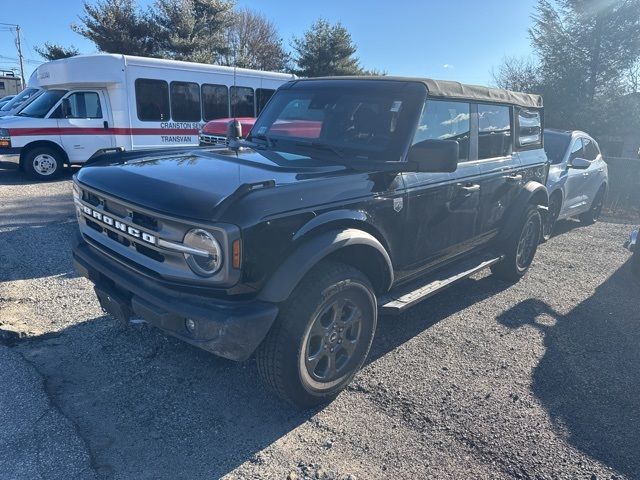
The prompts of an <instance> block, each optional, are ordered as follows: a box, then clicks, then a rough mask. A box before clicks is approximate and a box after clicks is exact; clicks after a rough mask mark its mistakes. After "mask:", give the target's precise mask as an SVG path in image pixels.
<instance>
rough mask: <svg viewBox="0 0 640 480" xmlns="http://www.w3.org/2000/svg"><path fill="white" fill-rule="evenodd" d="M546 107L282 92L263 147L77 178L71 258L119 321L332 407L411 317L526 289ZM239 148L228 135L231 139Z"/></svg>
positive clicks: (424, 91) (370, 92)
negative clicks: (477, 276) (446, 297)
mask: <svg viewBox="0 0 640 480" xmlns="http://www.w3.org/2000/svg"><path fill="white" fill-rule="evenodd" d="M542 121H543V120H542V99H541V98H540V97H538V96H535V95H527V94H520V93H514V92H509V91H504V90H497V89H490V88H483V87H477V86H469V85H462V84H459V83H456V82H445V81H434V80H427V79H407V78H392V77H379V78H362V77H360V78H325V79H309V80H295V81H292V82H290V83H288V84H286V85H284V86H282V87H281V88H280V89H279V90H278V91H277V92H276V94H275V95H274V96H273V97H272V98H271V100H270V101H269V103H268V105H267V106H266V108H265V109H264V110H263V112H262V113H261V115H260V117H259V118H258V119H257V121H256V123H255V125H254V127H253V128H252V130H251V131H250V132H249V134H248V135H247V138H246V140H238V141H236V140H234V139H233V138H231V139H230V147H229V148H223V149H217V150H216V149H211V148H193V149H188V150H163V151H147V152H128V153H122V154H117V155H115V156H107V157H105V158H103V159H102V160H100V161H98V162H96V163H93V164H91V165H87V166H85V167H84V168H82V169H81V170H80V172H79V173H78V174H77V175H76V177H75V179H74V197H75V204H76V207H77V214H78V220H79V226H80V233H79V236H78V240H77V242H76V244H75V246H74V251H73V257H74V261H75V266H76V269H77V270H78V272H80V273H81V274H82V275H84V276H86V277H87V278H89V279H90V280H91V281H92V282H94V283H95V291H96V293H97V296H98V298H99V301H100V303H101V305H102V307H103V308H104V309H105V310H106V311H107V312H109V313H111V314H112V315H114V316H115V317H118V318H121V319H125V320H126V319H129V318H131V317H137V318H142V319H144V320H146V321H147V322H149V323H150V324H152V325H155V326H157V327H159V328H160V329H162V330H164V331H165V332H167V333H169V334H171V335H174V336H176V337H178V338H180V339H182V340H184V341H186V342H189V343H191V344H193V345H196V346H198V347H201V348H203V349H205V350H208V351H210V352H213V353H215V354H216V355H220V356H222V357H225V358H229V359H233V360H244V359H247V358H248V357H249V356H251V355H252V354H253V353H254V352H255V356H256V359H257V364H258V369H259V372H260V374H261V376H262V377H263V378H264V381H265V382H266V384H267V385H269V386H270V387H271V388H272V389H273V390H275V392H277V393H278V394H279V395H280V396H282V397H284V398H286V399H288V400H290V401H292V402H294V403H295V404H298V405H301V406H309V405H314V404H318V403H322V402H326V401H329V400H331V399H332V398H334V397H335V396H336V395H337V394H338V393H339V392H340V391H341V390H342V389H343V388H344V387H345V386H346V385H347V384H348V383H349V382H350V381H351V379H352V378H353V376H354V375H355V373H356V372H357V371H358V370H359V369H360V368H361V366H362V365H363V362H364V361H365V359H366V357H367V353H368V351H369V347H370V345H371V342H372V339H373V336H374V333H375V330H376V322H377V318H378V313H379V312H382V313H385V314H398V313H401V312H403V311H405V310H406V309H407V308H409V307H411V306H412V305H415V304H416V303H418V302H420V301H422V300H424V299H426V298H428V297H429V296H431V295H432V294H434V293H435V292H437V291H439V290H441V289H443V288H445V287H447V286H449V285H451V284H452V283H454V282H455V281H457V280H459V279H461V278H464V277H467V276H469V275H471V274H473V273H475V272H477V271H479V270H481V269H484V268H491V270H492V272H493V273H494V274H495V275H497V276H498V277H500V278H502V279H506V280H508V281H516V280H518V279H519V278H520V277H522V275H524V273H525V272H526V271H527V269H528V268H529V266H530V265H531V262H532V260H533V257H534V255H535V253H536V249H537V245H538V242H539V239H540V235H541V226H542V216H544V215H545V212H546V208H545V207H546V206H547V202H548V198H547V191H546V189H545V186H544V185H545V181H546V176H547V171H548V166H547V158H546V156H545V153H544V150H543V148H542V142H543V137H542V127H543V125H542ZM230 131H231V130H230Z"/></svg>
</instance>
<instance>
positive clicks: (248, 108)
mask: <svg viewBox="0 0 640 480" xmlns="http://www.w3.org/2000/svg"><path fill="white" fill-rule="evenodd" d="M254 103H255V102H254V95H253V88H249V87H231V116H232V117H253V116H255V105H254Z"/></svg>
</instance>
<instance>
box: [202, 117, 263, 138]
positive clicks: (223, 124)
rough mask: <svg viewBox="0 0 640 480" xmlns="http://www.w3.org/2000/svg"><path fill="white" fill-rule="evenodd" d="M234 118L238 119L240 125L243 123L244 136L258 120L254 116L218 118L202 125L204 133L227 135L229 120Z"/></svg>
mask: <svg viewBox="0 0 640 480" xmlns="http://www.w3.org/2000/svg"><path fill="white" fill-rule="evenodd" d="M232 120H238V121H239V122H240V125H242V136H246V135H247V133H249V131H250V130H251V129H252V128H253V124H254V123H255V122H256V119H255V118H253V117H238V118H235V119H233V118H219V119H217V120H211V121H210V122H207V123H206V124H205V125H204V127H202V133H207V134H209V135H221V136H226V135H227V126H228V125H229V122H230V121H232Z"/></svg>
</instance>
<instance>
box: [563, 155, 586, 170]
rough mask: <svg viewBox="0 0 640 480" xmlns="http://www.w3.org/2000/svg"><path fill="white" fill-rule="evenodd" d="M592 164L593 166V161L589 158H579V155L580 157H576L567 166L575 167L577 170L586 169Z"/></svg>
mask: <svg viewBox="0 0 640 480" xmlns="http://www.w3.org/2000/svg"><path fill="white" fill-rule="evenodd" d="M590 166H591V162H590V161H589V160H586V159H584V158H579V157H578V158H574V159H573V160H571V161H570V162H569V164H568V165H567V167H569V168H575V169H577V170H586V169H587V168H589V167H590Z"/></svg>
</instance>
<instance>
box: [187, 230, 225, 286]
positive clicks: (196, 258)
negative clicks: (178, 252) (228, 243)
mask: <svg viewBox="0 0 640 480" xmlns="http://www.w3.org/2000/svg"><path fill="white" fill-rule="evenodd" d="M183 244H184V245H185V246H187V247H191V248H194V249H197V250H200V251H202V252H203V253H202V254H196V253H185V254H184V258H185V259H186V260H187V264H188V265H189V268H191V270H193V272H194V273H196V274H198V275H200V276H203V277H209V276H211V275H213V274H214V273H216V272H217V271H218V270H220V267H222V248H220V244H219V243H218V241H217V240H216V239H215V238H214V237H213V235H211V234H210V233H209V232H207V231H206V230H202V229H201V228H194V229H193V230H189V231H188V232H187V234H186V235H185V236H184V241H183ZM205 252H206V254H205Z"/></svg>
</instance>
